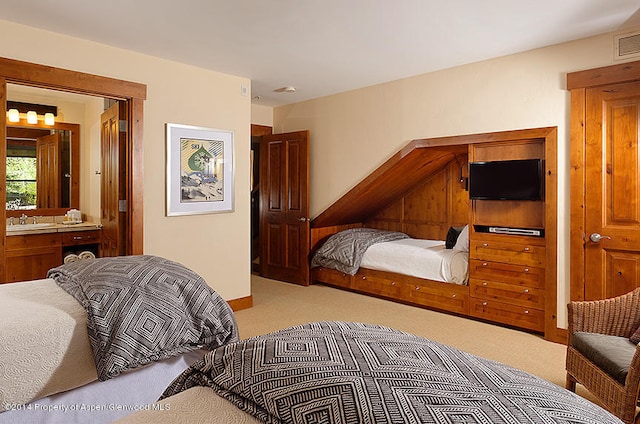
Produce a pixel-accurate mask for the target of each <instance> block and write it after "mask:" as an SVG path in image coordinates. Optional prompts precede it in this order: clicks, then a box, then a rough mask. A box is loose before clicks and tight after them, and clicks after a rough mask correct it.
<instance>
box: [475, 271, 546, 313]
mask: <svg viewBox="0 0 640 424" xmlns="http://www.w3.org/2000/svg"><path fill="white" fill-rule="evenodd" d="M469 288H470V295H471V297H477V298H482V299H487V300H497V301H499V302H504V303H508V304H511V305H519V306H524V307H527V308H539V309H544V290H541V289H538V288H535V287H528V286H524V285H518V284H507V283H500V282H497V281H487V280H477V279H473V278H472V279H470V280H469Z"/></svg>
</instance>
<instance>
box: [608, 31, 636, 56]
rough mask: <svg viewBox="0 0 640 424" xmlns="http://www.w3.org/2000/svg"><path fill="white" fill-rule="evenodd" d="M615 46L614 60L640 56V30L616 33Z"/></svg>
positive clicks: (614, 37)
mask: <svg viewBox="0 0 640 424" xmlns="http://www.w3.org/2000/svg"><path fill="white" fill-rule="evenodd" d="M613 44H614V47H615V52H614V57H613V59H614V60H625V59H633V58H637V57H640V31H635V32H627V33H624V34H616V35H614V36H613Z"/></svg>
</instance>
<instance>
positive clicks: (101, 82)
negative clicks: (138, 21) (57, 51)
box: [0, 58, 147, 281]
mask: <svg viewBox="0 0 640 424" xmlns="http://www.w3.org/2000/svg"><path fill="white" fill-rule="evenodd" d="M7 83H13V84H19V85H29V86H33V87H39V88H48V89H54V90H59V91H68V92H72V93H78V94H86V95H89V96H97V97H108V98H111V99H116V100H120V101H125V102H127V118H128V120H127V125H128V132H129V137H128V140H127V157H128V158H130V160H129V162H128V164H127V199H129V201H128V202H127V219H128V222H127V223H128V228H127V242H126V243H127V254H129V255H139V254H142V253H143V243H144V234H143V212H144V210H143V176H144V175H143V165H144V164H143V154H142V153H143V127H144V119H143V115H144V100H146V98H147V86H146V85H145V84H140V83H136V82H130V81H125V80H119V79H114V78H108V77H103V76H99V75H93V74H87V73H84V72H78V71H71V70H67V69H62V68H56V67H52V66H45V65H39V64H35V63H31V62H23V61H19V60H15V59H8V58H0V99H2V100H3V101H4V103H6V101H7ZM5 106H6V104H5ZM6 131H7V122H6V114H4V113H2V114H0V133H1V134H4V135H5V138H6ZM6 155H7V146H6V143H0V156H4V157H6ZM6 171H7V170H6V164H5V165H3V166H2V165H0V180H4V179H6ZM5 191H6V189H5V186H4V185H3V184H0V196H1V197H6V193H5ZM1 209H2V212H1V213H0V220H2V221H5V220H6V210H5V208H1ZM0 227H1V229H0V243H2V248H1V249H2V259H1V262H0V267H1V269H0V278H1V279H2V281H4V279H5V268H6V255H5V250H6V243H5V238H6V229H5V227H4V226H0Z"/></svg>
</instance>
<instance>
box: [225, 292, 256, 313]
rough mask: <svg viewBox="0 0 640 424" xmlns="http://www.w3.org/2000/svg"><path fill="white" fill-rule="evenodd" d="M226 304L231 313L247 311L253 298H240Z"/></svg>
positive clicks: (251, 305) (251, 304)
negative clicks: (229, 307)
mask: <svg viewBox="0 0 640 424" xmlns="http://www.w3.org/2000/svg"><path fill="white" fill-rule="evenodd" d="M227 303H228V304H229V306H231V309H233V311H234V312H235V311H240V310H242V309H249V308H251V307H253V296H247V297H241V298H239V299H232V300H228V301H227Z"/></svg>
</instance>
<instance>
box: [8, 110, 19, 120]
mask: <svg viewBox="0 0 640 424" xmlns="http://www.w3.org/2000/svg"><path fill="white" fill-rule="evenodd" d="M9 122H20V112H19V111H18V109H9Z"/></svg>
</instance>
